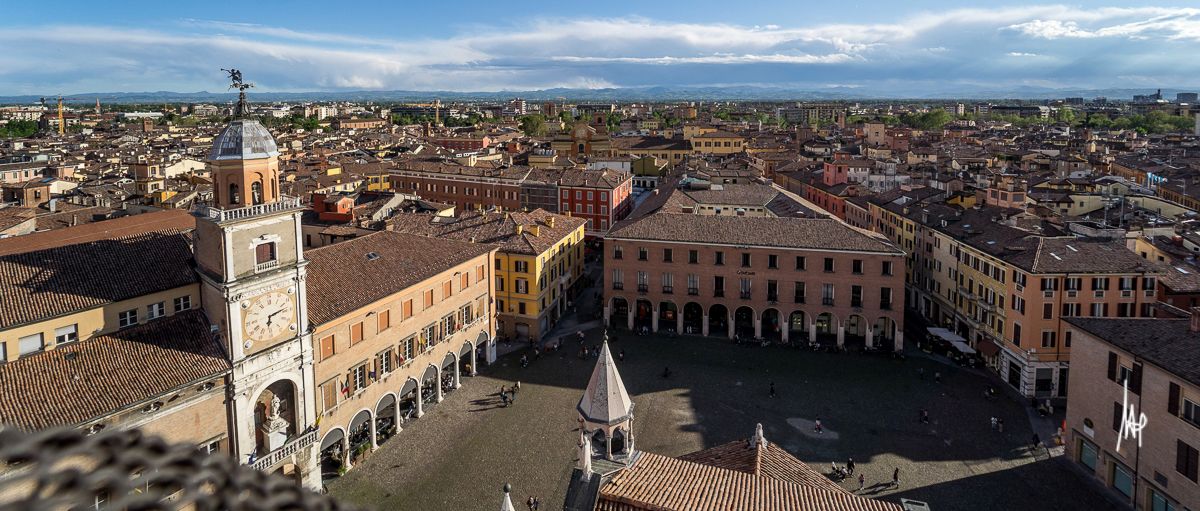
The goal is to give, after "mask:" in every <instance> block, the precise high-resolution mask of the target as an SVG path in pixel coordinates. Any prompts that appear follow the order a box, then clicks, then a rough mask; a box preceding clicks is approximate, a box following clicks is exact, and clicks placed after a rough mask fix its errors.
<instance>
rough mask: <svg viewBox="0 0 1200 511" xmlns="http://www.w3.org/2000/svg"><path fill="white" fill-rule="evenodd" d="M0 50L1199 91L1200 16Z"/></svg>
mask: <svg viewBox="0 0 1200 511" xmlns="http://www.w3.org/2000/svg"><path fill="white" fill-rule="evenodd" d="M0 23H2V22H0ZM0 45H2V46H3V47H4V48H5V51H3V52H0V70H3V71H0V94H47V93H82V92H115V91H154V90H172V91H182V92H189V91H198V90H210V91H220V90H223V89H224V85H225V83H224V81H223V76H222V74H221V73H220V72H219V71H218V68H221V67H231V66H232V67H236V68H239V69H242V70H244V71H245V73H246V77H247V80H249V81H253V82H255V83H257V84H258V86H259V88H261V89H265V90H273V91H314V90H327V91H328V90H334V91H335V90H362V89H376V90H450V91H498V90H532V89H546V88H554V87H569V88H605V87H638V86H654V85H670V86H721V85H761V86H783V87H795V88H809V89H822V88H829V87H864V86H871V87H877V88H878V87H888V86H889V85H895V86H896V87H908V88H910V90H919V88H921V87H929V88H939V87H947V86H976V87H1017V86H1040V87H1080V88H1107V87H1146V88H1153V87H1160V86H1188V85H1197V84H1198V82H1200V58H1197V55H1200V51H1198V50H1200V8H1190V7H1128V8H1119V7H1106V8H1093V9H1086V8H1080V7H1071V6H1062V5H1044V6H1022V7H1011V8H1007V7H1004V8H971V9H957V10H947V11H940V12H922V13H915V14H911V15H902V16H900V17H899V18H897V19H895V20H894V21H892V22H888V23H872V24H855V23H821V24H812V25H806V26H778V25H760V26H745V25H735V24H725V23H695V22H673V21H669V20H661V19H649V18H642V17H616V18H584V19H578V18H572V19H559V18H551V17H542V18H533V19H531V20H528V21H524V22H522V23H521V24H519V25H515V24H498V25H477V26H471V27H467V28H462V29H459V30H458V31H457V32H455V33H453V34H450V35H447V36H444V37H419V38H402V37H395V38H377V37H366V36H360V35H355V34H354V33H353V32H349V31H348V32H345V33H338V32H311V31H300V30H293V29H289V28H287V27H282V26H271V25H266V24H246V23H232V22H226V21H220V20H196V19H180V20H177V21H175V22H172V23H167V24H161V25H159V26H155V27H154V28H141V29H135V30H131V29H128V28H124V27H117V26H107V25H101V24H95V25H46V26H3V25H2V24H0ZM914 88H915V89H914Z"/></svg>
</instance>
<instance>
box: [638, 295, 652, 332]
mask: <svg viewBox="0 0 1200 511" xmlns="http://www.w3.org/2000/svg"><path fill="white" fill-rule="evenodd" d="M653 317H654V306H653V305H651V304H650V300H638V301H637V303H636V304H635V308H634V316H633V328H634V329H636V330H637V331H639V332H641V331H642V330H643V329H644V330H650V327H651V326H652V323H653V322H654V319H653Z"/></svg>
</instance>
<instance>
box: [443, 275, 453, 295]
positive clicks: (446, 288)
mask: <svg viewBox="0 0 1200 511" xmlns="http://www.w3.org/2000/svg"><path fill="white" fill-rule="evenodd" d="M451 296H454V281H452V280H447V281H445V282H443V283H442V299H443V300H445V299H447V298H450V297H451Z"/></svg>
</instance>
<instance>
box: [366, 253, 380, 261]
mask: <svg viewBox="0 0 1200 511" xmlns="http://www.w3.org/2000/svg"><path fill="white" fill-rule="evenodd" d="M376 259H379V253H377V252H367V260H368V261H374V260H376Z"/></svg>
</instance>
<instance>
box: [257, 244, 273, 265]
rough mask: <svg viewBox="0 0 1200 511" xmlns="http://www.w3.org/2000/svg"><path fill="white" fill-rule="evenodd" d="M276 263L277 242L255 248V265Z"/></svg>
mask: <svg viewBox="0 0 1200 511" xmlns="http://www.w3.org/2000/svg"><path fill="white" fill-rule="evenodd" d="M273 261H275V242H273V241H272V242H269V243H259V244H258V245H255V246H254V263H255V264H265V263H269V262H273Z"/></svg>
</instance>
